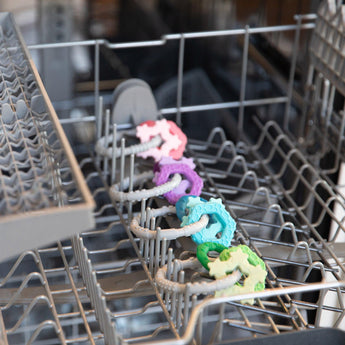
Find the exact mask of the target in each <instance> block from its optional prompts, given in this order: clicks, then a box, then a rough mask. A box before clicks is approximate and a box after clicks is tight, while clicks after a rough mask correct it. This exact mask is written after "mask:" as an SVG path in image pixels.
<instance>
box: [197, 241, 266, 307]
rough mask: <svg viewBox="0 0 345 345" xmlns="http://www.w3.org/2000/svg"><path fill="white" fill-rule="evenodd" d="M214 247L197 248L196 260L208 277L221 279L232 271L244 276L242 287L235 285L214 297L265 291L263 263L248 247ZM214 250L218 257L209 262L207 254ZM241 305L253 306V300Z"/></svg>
mask: <svg viewBox="0 0 345 345" xmlns="http://www.w3.org/2000/svg"><path fill="white" fill-rule="evenodd" d="M221 248H222V247H218V246H215V244H214V243H203V244H202V245H200V246H198V249H197V258H198V259H199V261H200V263H201V264H202V265H203V266H204V267H205V268H207V269H209V271H210V273H209V274H210V275H211V276H214V277H215V278H216V279H222V278H224V277H225V276H226V275H227V274H229V273H232V272H233V271H234V270H239V271H240V272H241V274H242V275H243V276H244V281H243V285H241V284H239V283H237V284H235V285H233V286H230V287H229V288H226V289H224V290H220V291H217V292H216V294H215V296H216V297H219V296H232V295H237V294H243V293H250V292H254V291H262V290H264V289H265V279H266V275H267V271H266V267H265V263H264V262H263V261H262V260H261V259H260V258H259V257H258V256H257V255H256V254H255V253H254V252H253V251H252V250H251V249H250V248H249V247H248V246H245V245H239V246H237V247H231V248H225V249H223V250H221ZM211 250H214V251H217V252H220V255H219V257H218V258H217V259H215V260H214V261H210V260H209V258H208V256H207V254H208V252H209V251H211ZM241 303H248V304H254V299H248V300H242V301H241Z"/></svg>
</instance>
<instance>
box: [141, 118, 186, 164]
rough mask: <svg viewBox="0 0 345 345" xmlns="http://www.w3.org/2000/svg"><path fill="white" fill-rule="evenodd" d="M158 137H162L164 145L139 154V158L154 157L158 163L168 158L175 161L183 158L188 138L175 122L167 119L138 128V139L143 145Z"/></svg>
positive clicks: (148, 122) (146, 123) (149, 122)
mask: <svg viewBox="0 0 345 345" xmlns="http://www.w3.org/2000/svg"><path fill="white" fill-rule="evenodd" d="M157 135H159V136H160V137H161V139H162V140H163V144H162V145H161V146H160V147H154V148H150V149H149V150H147V151H145V152H142V153H139V154H138V156H140V157H143V158H147V157H153V158H154V160H155V161H156V162H158V161H159V160H160V159H161V158H162V157H167V156H170V157H172V158H174V159H179V158H181V157H182V155H183V151H184V150H185V148H186V144H187V137H186V135H185V134H184V133H183V132H182V131H181V129H180V128H179V127H178V126H177V125H176V124H175V123H174V122H173V121H167V120H166V119H163V120H158V121H146V122H144V123H142V124H141V125H140V126H138V127H137V137H138V138H139V139H140V142H141V143H145V142H148V141H149V140H151V139H152V138H153V137H155V136H157Z"/></svg>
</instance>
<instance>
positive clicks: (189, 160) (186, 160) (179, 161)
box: [158, 156, 195, 170]
mask: <svg viewBox="0 0 345 345" xmlns="http://www.w3.org/2000/svg"><path fill="white" fill-rule="evenodd" d="M167 164H169V165H170V164H186V165H188V166H189V167H190V168H191V169H192V170H194V169H195V164H194V163H193V158H186V157H182V158H181V159H174V158H172V157H170V156H169V157H162V159H161V160H160V161H159V162H158V165H159V166H160V167H161V166H162V165H167Z"/></svg>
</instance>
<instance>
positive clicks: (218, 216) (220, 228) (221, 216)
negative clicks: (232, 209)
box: [181, 198, 236, 247]
mask: <svg viewBox="0 0 345 345" xmlns="http://www.w3.org/2000/svg"><path fill="white" fill-rule="evenodd" d="M184 202H185V201H184ZM186 209H187V210H188V214H186V215H185V216H183V218H182V223H181V226H185V225H189V224H192V223H195V222H197V221H198V220H200V218H201V216H202V215H204V214H208V215H210V221H209V223H208V225H207V227H206V228H204V229H202V230H201V231H199V232H198V233H196V234H194V235H192V236H191V237H192V240H193V241H194V242H195V243H196V244H198V245H199V244H202V243H205V242H215V243H219V244H222V245H224V246H226V247H229V246H230V244H231V240H232V238H233V236H234V232H235V230H236V223H235V221H234V219H233V218H232V217H231V216H230V214H229V213H228V212H227V211H226V209H225V207H224V205H223V204H222V202H221V199H213V198H211V199H210V201H207V202H203V201H201V200H199V202H198V200H197V198H194V199H191V200H189V202H188V203H187V205H186ZM186 213H187V212H186ZM217 234H219V235H220V236H217Z"/></svg>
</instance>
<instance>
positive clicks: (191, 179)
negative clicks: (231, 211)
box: [153, 163, 204, 224]
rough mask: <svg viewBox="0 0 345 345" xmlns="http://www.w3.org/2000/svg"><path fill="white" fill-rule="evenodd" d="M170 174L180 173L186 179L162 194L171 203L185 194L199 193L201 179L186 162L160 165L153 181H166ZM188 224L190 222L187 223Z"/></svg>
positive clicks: (157, 182) (174, 202) (160, 182)
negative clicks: (188, 190)
mask: <svg viewBox="0 0 345 345" xmlns="http://www.w3.org/2000/svg"><path fill="white" fill-rule="evenodd" d="M172 174H181V175H182V176H184V177H185V178H186V179H187V180H182V182H181V183H180V185H179V186H178V187H176V188H175V189H173V190H172V191H170V192H168V193H165V194H164V196H165V197H166V199H167V200H168V201H169V202H170V203H171V204H173V205H175V204H176V202H177V201H178V200H179V199H180V198H181V197H182V196H185V195H200V193H201V190H202V187H203V185H204V184H203V181H202V179H201V178H200V176H199V175H198V174H197V173H196V172H195V171H194V170H192V169H191V168H190V167H189V166H188V165H186V164H181V163H179V164H167V165H163V166H161V167H160V171H159V172H157V173H156V175H155V178H154V179H153V181H154V182H155V183H156V185H157V186H159V185H161V184H163V183H166V182H167V181H168V179H169V176H170V175H172ZM189 187H190V192H189V193H187V192H186V190H187V188H189ZM189 224H190V223H189Z"/></svg>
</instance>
